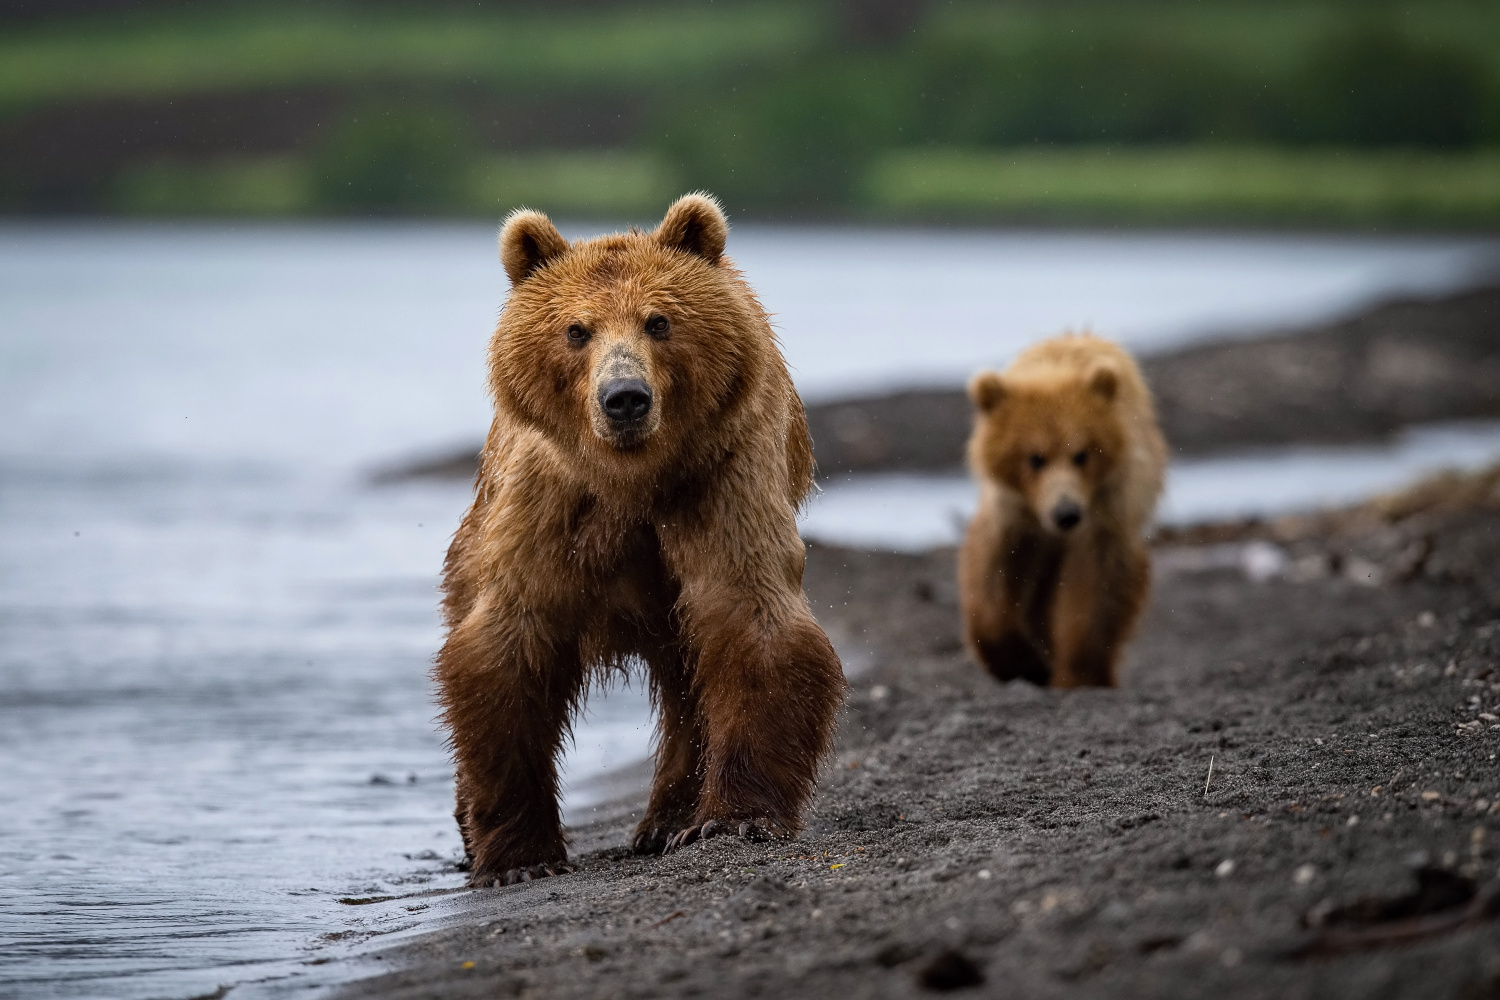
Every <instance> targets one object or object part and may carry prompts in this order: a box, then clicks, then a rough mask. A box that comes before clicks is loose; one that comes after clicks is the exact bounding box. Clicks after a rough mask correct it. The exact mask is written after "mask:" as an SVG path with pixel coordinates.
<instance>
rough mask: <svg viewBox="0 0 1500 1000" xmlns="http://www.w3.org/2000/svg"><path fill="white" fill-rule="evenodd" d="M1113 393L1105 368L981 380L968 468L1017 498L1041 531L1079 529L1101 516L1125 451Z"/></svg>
mask: <svg viewBox="0 0 1500 1000" xmlns="http://www.w3.org/2000/svg"><path fill="white" fill-rule="evenodd" d="M1118 389H1119V375H1118V373H1117V372H1116V371H1115V370H1114V369H1113V368H1112V367H1110V366H1109V365H1107V364H1102V365H1098V366H1096V367H1094V368H1092V369H1090V370H1088V371H1086V372H1084V373H1079V374H1072V373H1068V374H1061V373H1060V374H1058V375H1056V376H1053V377H1049V378H1025V379H1019V378H1009V379H1008V378H1006V377H1005V376H1003V375H1000V374H999V373H997V372H980V373H979V374H978V375H975V376H974V378H973V379H972V380H971V381H970V383H969V398H970V399H972V400H973V401H974V405H975V407H976V409H977V411H978V415H977V418H976V423H975V429H974V436H973V438H972V439H971V440H970V442H969V462H970V465H971V467H972V468H973V469H974V471H975V473H976V474H977V475H980V476H983V477H984V478H986V479H989V480H990V481H992V482H994V483H996V484H997V485H999V486H1001V487H1002V488H1005V489H1007V490H1009V491H1010V492H1011V493H1012V494H1014V495H1016V496H1018V497H1020V498H1021V499H1022V500H1023V501H1024V504H1025V506H1026V508H1027V509H1028V510H1029V511H1030V512H1031V513H1032V515H1033V516H1034V517H1035V518H1036V520H1037V521H1038V523H1040V525H1041V526H1042V528H1043V529H1045V530H1046V531H1048V532H1051V533H1053V534H1058V535H1065V534H1068V533H1069V532H1072V531H1074V530H1076V529H1078V528H1079V527H1080V526H1081V525H1083V524H1084V523H1085V522H1086V521H1087V520H1088V519H1089V518H1090V517H1091V516H1093V515H1095V514H1096V513H1097V512H1098V511H1099V509H1100V507H1101V501H1102V500H1103V498H1104V495H1105V492H1106V491H1107V490H1108V488H1109V484H1110V479H1111V476H1112V474H1113V473H1114V472H1115V470H1116V469H1117V467H1118V465H1119V462H1120V459H1121V456H1122V452H1123V449H1124V447H1125V437H1124V434H1123V432H1122V429H1121V427H1120V422H1119V418H1118V417H1117V416H1116V413H1115V395H1116V393H1117V391H1118Z"/></svg>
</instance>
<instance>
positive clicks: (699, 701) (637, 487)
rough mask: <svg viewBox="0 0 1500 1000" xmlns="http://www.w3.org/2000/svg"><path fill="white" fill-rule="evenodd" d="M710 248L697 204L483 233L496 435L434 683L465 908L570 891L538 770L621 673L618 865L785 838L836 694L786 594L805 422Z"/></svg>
mask: <svg viewBox="0 0 1500 1000" xmlns="http://www.w3.org/2000/svg"><path fill="white" fill-rule="evenodd" d="M727 236H728V225H727V223H726V222H725V220H724V215H723V213H722V212H721V211H720V209H719V206H718V204H717V203H716V202H715V201H714V200H713V199H712V198H709V197H707V196H705V195H701V194H698V195H688V196H686V197H684V198H682V199H680V200H678V201H677V202H676V203H675V204H673V205H672V207H671V208H670V209H669V210H668V211H667V215H666V218H665V219H663V220H662V223H661V225H660V226H659V227H658V228H657V229H656V231H655V232H653V233H643V232H640V231H639V230H632V231H631V232H629V233H624V234H617V235H612V236H603V237H599V238H597V239H592V240H581V241H579V242H577V243H572V244H570V243H568V241H566V240H564V239H563V238H562V236H561V235H560V234H559V233H558V231H557V230H556V228H554V227H553V225H552V223H551V222H550V221H548V219H547V217H546V216H544V215H541V214H540V213H537V212H531V211H518V212H515V213H514V214H512V215H511V216H510V218H509V219H507V220H506V223H505V226H504V228H503V230H502V231H501V233H500V256H501V260H502V261H503V262H504V264H505V270H506V273H507V274H509V276H510V280H511V286H512V287H511V293H510V297H509V299H508V300H507V302H506V304H505V308H504V310H503V311H502V313H501V315H500V321H499V324H498V327H497V329H496V330H495V335H494V337H493V339H492V340H491V341H490V348H489V381H490V389H491V392H492V393H493V396H494V402H495V419H494V422H493V424H492V425H491V427H490V433H489V438H488V440H487V442H486V443H485V448H484V454H483V456H482V460H481V464H480V471H479V476H478V480H477V482H476V485H475V499H474V505H473V506H472V507H471V508H470V509H469V511H468V513H467V515H466V516H465V517H464V520H463V523H462V525H461V526H460V527H459V530H458V533H457V535H456V536H455V537H454V539H453V544H452V546H451V547H450V548H449V550H448V557H447V560H446V562H445V564H444V582H443V587H444V601H443V612H444V617H445V620H446V624H447V629H448V634H447V640H446V642H445V643H444V644H443V648H442V650H441V652H439V654H438V658H437V665H436V668H435V676H436V679H437V682H438V685H439V688H440V692H441V700H442V705H443V710H444V715H443V717H444V720H445V721H446V723H447V725H448V728H449V731H450V741H451V745H452V749H453V756H454V759H455V763H456V766H457V810H456V812H455V816H456V818H457V820H458V825H459V829H460V831H461V832H462V834H463V839H464V847H465V850H466V852H467V854H468V855H469V859H470V863H471V872H472V874H471V877H470V884H472V885H489V884H492V883H497V882H498V883H501V884H509V883H512V882H516V881H521V880H527V879H530V878H533V877H537V876H541V875H549V874H554V873H556V872H558V871H560V870H568V867H567V864H566V862H567V843H566V840H565V838H564V835H563V829H562V823H561V819H560V816H559V812H558V802H557V769H556V760H557V755H558V752H559V750H560V749H561V746H562V741H563V738H564V736H565V735H566V734H567V732H568V730H569V725H570V720H571V716H572V713H573V711H574V709H575V708H576V706H577V704H578V702H579V699H580V697H581V695H582V694H583V692H584V691H585V689H586V686H587V684H588V683H589V682H590V680H591V679H597V678H600V677H602V676H604V675H606V674H607V673H609V672H610V671H618V670H620V669H622V668H624V667H625V666H626V665H627V663H628V662H629V661H632V660H634V659H637V658H638V659H640V660H643V661H644V662H645V663H646V665H647V667H648V673H649V677H650V685H651V692H652V696H653V700H654V702H655V704H656V707H657V711H658V713H659V723H658V733H657V740H658V742H657V750H656V778H655V781H654V783H653V785H652V789H651V798H650V803H649V805H648V807H647V810H646V815H645V817H644V818H643V819H642V820H641V822H640V824H639V826H637V828H636V831H635V837H634V841H633V846H634V848H635V849H636V850H637V851H640V852H648V851H662V850H666V851H672V850H675V849H676V848H678V847H680V846H682V845H684V844H687V843H690V842H691V841H693V840H695V839H697V838H699V837H710V836H714V835H716V834H738V835H739V836H741V837H792V836H795V835H796V833H797V832H798V831H799V830H800V829H801V813H802V809H803V806H804V805H805V803H806V801H807V799H808V796H809V795H810V793H811V792H812V789H813V785H814V782H815V780H816V777H817V771H818V766H819V763H820V761H821V760H822V758H823V757H824V756H825V755H826V754H827V752H828V750H829V746H830V742H831V739H832V733H833V722H834V713H835V711H836V710H837V707H838V704H839V702H840V699H841V698H842V696H843V690H844V679H843V671H842V669H841V667H840V665H839V660H838V657H837V656H836V655H835V654H834V651H833V647H832V646H831V645H830V644H829V642H828V639H827V638H826V637H825V636H824V635H823V632H822V630H821V629H819V627H818V625H817V623H816V622H815V621H814V620H813V617H812V614H811V612H810V611H809V609H808V605H807V599H806V597H805V596H804V595H803V593H802V568H803V563H804V561H805V555H806V553H805V550H804V548H803V545H802V541H801V539H800V538H799V537H798V535H797V525H796V521H795V512H796V508H797V506H798V505H799V504H800V503H801V502H802V500H803V499H804V498H805V497H806V495H807V493H808V490H809V489H810V488H811V485H812V445H811V442H810V441H809V439H808V434H807V423H806V419H805V417H804V415H803V411H802V402H801V400H800V399H799V398H798V396H797V392H796V390H795V389H794V388H793V387H792V382H791V378H790V376H789V375H788V374H787V369H786V363H785V362H784V361H783V360H782V357H781V352H780V349H779V348H778V347H777V344H776V339H775V335H774V334H773V333H772V331H771V326H770V323H769V322H768V320H767V316H766V313H765V311H764V310H763V309H762V308H761V306H760V303H759V302H758V301H757V300H756V298H755V294H754V293H753V292H752V291H751V290H750V287H749V285H747V284H746V283H745V280H744V279H743V278H742V277H741V275H740V273H739V272H738V271H737V270H735V268H734V266H733V265H732V264H731V263H730V261H729V260H728V258H726V257H725V256H724V242H725V239H726V237H727Z"/></svg>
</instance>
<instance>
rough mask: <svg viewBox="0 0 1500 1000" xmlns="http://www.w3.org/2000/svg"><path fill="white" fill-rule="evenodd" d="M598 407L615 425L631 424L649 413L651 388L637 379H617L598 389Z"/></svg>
mask: <svg viewBox="0 0 1500 1000" xmlns="http://www.w3.org/2000/svg"><path fill="white" fill-rule="evenodd" d="M599 405H600V406H601V407H603V408H604V415H605V416H607V417H609V419H610V420H612V421H614V422H615V423H617V424H633V423H637V422H638V421H640V420H642V419H643V418H644V417H645V416H646V414H648V413H650V412H651V387H650V386H649V385H647V384H646V383H645V382H642V381H641V380H640V379H638V378H617V379H614V380H613V381H610V382H606V383H604V384H603V385H602V386H600V387H599Z"/></svg>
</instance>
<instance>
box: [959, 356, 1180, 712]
mask: <svg viewBox="0 0 1500 1000" xmlns="http://www.w3.org/2000/svg"><path fill="white" fill-rule="evenodd" d="M969 395H970V398H971V399H972V400H973V401H974V405H975V407H976V409H977V413H976V417H975V424H974V433H973V436H972V437H971V438H970V440H969V467H970V469H971V471H972V472H973V475H974V478H975V479H977V480H978V481H979V485H980V500H979V511H978V513H976V514H975V516H974V520H973V521H971V522H970V524H969V530H968V534H967V537H966V538H965V540H964V545H963V549H962V551H961V552H960V554H959V590H960V595H961V599H962V604H963V614H964V631H965V638H966V639H967V641H968V646H969V650H970V652H971V653H972V654H973V656H974V658H975V659H976V660H978V661H979V663H981V664H982V665H983V666H985V667H986V668H988V669H989V671H990V672H991V673H993V674H994V675H995V676H996V677H997V678H999V679H1000V680H1012V679H1015V678H1023V679H1025V680H1029V681H1032V682H1034V683H1037V684H1049V683H1050V684H1053V685H1056V686H1058V687H1077V686H1081V685H1101V686H1113V685H1114V684H1115V683H1116V676H1115V669H1116V663H1117V661H1118V659H1119V654H1120V647H1121V646H1122V645H1123V644H1124V642H1125V640H1126V639H1128V638H1129V636H1130V633H1131V631H1132V630H1133V628H1134V626H1135V622H1136V618H1137V617H1138V616H1139V614H1140V611H1141V608H1142V607H1143V606H1144V604H1145V600H1146V594H1147V591H1148V590H1149V588H1150V580H1151V573H1150V562H1149V559H1148V557H1147V554H1146V547H1145V543H1144V541H1143V540H1142V534H1143V532H1144V531H1145V528H1146V525H1147V523H1148V522H1149V521H1150V519H1151V515H1152V512H1153V510H1154V509H1155V506H1156V501H1157V498H1158V497H1159V496H1160V495H1161V489H1162V476H1163V473H1164V471H1165V467H1166V443H1165V442H1164V441H1163V440H1162V436H1161V432H1160V431H1159V430H1158V429H1157V425H1156V413H1155V408H1154V406H1153V405H1152V402H1151V393H1150V391H1149V390H1148V389H1147V388H1146V384H1145V381H1144V380H1143V379H1142V378H1141V373H1140V369H1139V368H1137V367H1136V364H1135V362H1134V361H1133V360H1132V359H1131V357H1130V355H1129V354H1127V353H1125V351H1124V350H1122V349H1121V348H1120V347H1118V346H1116V345H1115V344H1112V343H1110V342H1109V341H1107V340H1102V339H1100V338H1098V337H1092V336H1087V335H1068V336H1062V337H1058V338H1055V339H1053V340H1048V341H1044V342H1042V343H1040V344H1036V345H1035V346H1033V347H1031V348H1030V349H1028V350H1027V351H1025V352H1024V353H1023V354H1022V355H1021V356H1020V357H1019V358H1017V359H1016V360H1015V362H1014V363H1013V364H1012V365H1011V366H1010V367H1009V368H1007V369H1006V370H1005V372H1004V374H999V373H996V372H980V373H979V374H978V375H975V376H974V378H973V380H972V381H971V382H970V384H969Z"/></svg>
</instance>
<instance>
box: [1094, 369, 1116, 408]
mask: <svg viewBox="0 0 1500 1000" xmlns="http://www.w3.org/2000/svg"><path fill="white" fill-rule="evenodd" d="M1119 388H1120V376H1119V374H1117V373H1116V372H1115V370H1114V369H1113V368H1112V367H1110V366H1109V365H1099V366H1098V367H1097V368H1095V369H1094V370H1093V371H1091V372H1089V390H1090V391H1091V392H1095V393H1098V394H1099V395H1100V396H1103V397H1104V398H1105V399H1106V400H1109V401H1111V402H1113V401H1114V398H1115V392H1116V391H1117V390H1118V389H1119Z"/></svg>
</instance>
